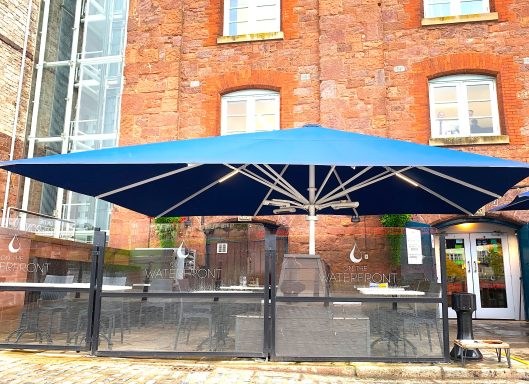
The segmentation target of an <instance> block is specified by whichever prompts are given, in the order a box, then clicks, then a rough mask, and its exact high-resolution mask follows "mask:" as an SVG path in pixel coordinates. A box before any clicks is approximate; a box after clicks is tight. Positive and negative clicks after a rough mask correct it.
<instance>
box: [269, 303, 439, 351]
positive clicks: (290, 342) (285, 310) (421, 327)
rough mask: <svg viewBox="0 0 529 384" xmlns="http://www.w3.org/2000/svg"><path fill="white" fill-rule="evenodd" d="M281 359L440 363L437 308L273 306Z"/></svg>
mask: <svg viewBox="0 0 529 384" xmlns="http://www.w3.org/2000/svg"><path fill="white" fill-rule="evenodd" d="M276 315H277V317H276V335H275V336H276V344H275V345H276V355H277V356H279V357H281V358H307V357H311V358H322V359H325V358H340V357H341V358H354V357H363V358H369V357H377V358H389V359H391V358H440V359H441V358H442V357H443V350H442V345H443V343H442V334H443V333H442V329H443V326H442V321H441V319H440V315H439V313H438V305H436V304H422V303H398V307H397V308H395V307H394V305H393V304H392V303H387V302H386V303H371V302H369V303H365V302H350V301H348V302H339V301H333V302H330V303H329V302H312V303H300V302H289V303H278V304H277V310H276Z"/></svg>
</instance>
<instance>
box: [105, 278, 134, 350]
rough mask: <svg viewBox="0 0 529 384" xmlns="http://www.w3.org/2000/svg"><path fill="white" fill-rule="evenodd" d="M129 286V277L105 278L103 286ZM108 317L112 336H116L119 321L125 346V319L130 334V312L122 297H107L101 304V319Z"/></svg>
mask: <svg viewBox="0 0 529 384" xmlns="http://www.w3.org/2000/svg"><path fill="white" fill-rule="evenodd" d="M126 284H127V277H126V276H121V277H108V276H103V285H115V286H124V285H126ZM103 317H108V319H107V321H108V324H111V328H112V335H115V334H116V319H119V329H120V336H121V343H122V344H123V329H124V328H125V318H126V321H127V330H128V331H129V332H130V312H129V311H128V306H127V305H126V303H125V301H124V300H123V298H122V297H105V298H103V300H102V302H101V318H103Z"/></svg>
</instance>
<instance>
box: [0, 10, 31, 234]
mask: <svg viewBox="0 0 529 384" xmlns="http://www.w3.org/2000/svg"><path fill="white" fill-rule="evenodd" d="M32 7H33V0H29V1H28V10H27V15H28V17H27V19H26V32H25V34H24V48H23V49H22V62H21V64H20V74H19V76H18V90H17V100H16V104H15V118H14V120H13V129H12V131H11V149H10V151H9V160H10V161H11V160H13V158H14V156H15V144H16V137H17V125H18V114H19V113H20V99H21V98H22V86H23V83H24V70H25V68H26V52H27V49H28V37H29V26H30V24H31V11H32ZM10 187H11V172H7V180H6V184H5V193H4V206H3V209H2V227H7V224H8V219H9V218H8V217H7V205H8V200H9V188H10Z"/></svg>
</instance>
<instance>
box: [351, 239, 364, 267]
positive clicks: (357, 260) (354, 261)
mask: <svg viewBox="0 0 529 384" xmlns="http://www.w3.org/2000/svg"><path fill="white" fill-rule="evenodd" d="M356 248H357V247H356V241H355V245H354V246H353V249H352V250H351V253H350V254H349V259H351V261H352V262H353V263H355V264H358V263H359V262H361V261H362V258H359V259H358V258H356V256H355V252H356Z"/></svg>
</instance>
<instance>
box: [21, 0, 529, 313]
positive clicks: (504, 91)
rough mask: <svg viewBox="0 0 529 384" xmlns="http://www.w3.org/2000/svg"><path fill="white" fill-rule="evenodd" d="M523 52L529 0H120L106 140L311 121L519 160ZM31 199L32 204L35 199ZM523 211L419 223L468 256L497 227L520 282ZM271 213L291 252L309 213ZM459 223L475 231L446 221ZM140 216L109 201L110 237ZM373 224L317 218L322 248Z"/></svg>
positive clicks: (525, 79)
mask: <svg viewBox="0 0 529 384" xmlns="http://www.w3.org/2000/svg"><path fill="white" fill-rule="evenodd" d="M97 3H105V2H97ZM52 8H53V7H52ZM72 13H75V12H74V10H72ZM88 13H90V12H88ZM527 52H529V5H527V4H526V2H525V1H522V0H505V1H500V0H476V1H472V2H465V1H461V0H446V1H445V2H440V1H435V0H406V1H401V0H395V1H387V0H377V1H338V0H282V1H280V0H268V1H265V0H254V1H252V0H248V1H244V0H239V1H234V0H232V1H228V0H225V1H221V0H195V1H188V0H172V1H168V0H158V1H155V0H152V1H148V0H130V3H129V7H128V19H127V20H126V49H125V50H124V57H123V60H124V72H123V76H124V83H123V84H124V85H123V92H122V96H121V115H120V117H119V119H120V124H119V140H117V142H116V144H118V145H131V144H141V143H146V142H152V141H165V140H180V139H188V138H196V137H204V136H215V135H220V134H229V133H235V132H251V131H259V130H268V129H286V128H290V127H300V126H302V125H304V124H306V123H317V124H321V125H323V126H327V127H332V128H335V129H341V130H347V131H351V132H359V133H365V134H370V135H376V136H383V137H389V138H394V139H401V140H408V141H413V142H416V143H420V144H425V145H436V146H446V147H449V148H454V149H457V150H463V151H469V152H474V153H480V154H485V155H491V156H498V157H503V158H508V159H515V160H520V161H528V160H529V151H528V150H527V144H528V140H529V136H528V135H527V132H526V131H527V130H528V129H529V54H528V53H527ZM110 56H111V55H110V54H109V57H110ZM87 59H90V57H88V56H87ZM80 65H81V66H82V65H83V62H82V61H81V64H80ZM34 116H35V115H34ZM34 118H35V117H34ZM116 135H117V134H116ZM116 137H117V136H116ZM64 150H65V149H64V146H63V152H64ZM67 150H68V149H66V151H67ZM59 152H60V151H59ZM520 187H525V186H524V185H521V186H520ZM28 191H29V189H28ZM520 191H522V189H513V190H512V191H511V192H510V193H509V194H508V196H506V197H505V200H506V201H507V200H509V199H510V198H512V197H514V196H515V195H516V194H517V193H518V192H520ZM21 193H22V192H21ZM27 193H28V194H29V195H30V196H31V193H30V192H27ZM39 193H40V192H39ZM20 200H24V199H23V198H21V199H20ZM26 200H28V199H26ZM37 200H39V199H37ZM28 201H29V202H28V203H26V208H28V207H34V210H39V206H38V205H39V204H37V203H34V204H32V203H31V199H30V198H29V200H28ZM39 201H40V200H39ZM40 210H41V211H42V202H41V204H40ZM528 218H529V216H527V215H525V214H524V213H523V212H514V213H503V214H501V215H495V216H492V215H487V216H486V217H478V218H476V217H473V218H460V217H457V218H452V217H437V216H421V215H418V216H415V217H414V220H415V221H419V222H422V223H427V224H436V225H439V227H442V228H444V229H443V230H444V231H445V232H447V233H448V234H451V235H453V237H454V239H455V240H454V241H456V240H457V242H458V243H457V244H463V243H464V244H465V247H467V246H468V247H470V248H468V249H467V248H465V250H467V251H466V252H468V253H476V252H478V251H476V250H475V249H477V248H476V247H477V245H476V244H475V239H474V238H471V237H469V236H471V234H479V236H484V238H487V239H489V238H494V235H493V233H494V232H501V233H502V234H504V235H505V237H504V238H503V240H502V241H503V244H504V246H505V244H506V243H509V244H510V248H509V249H510V250H511V251H510V254H509V256H508V257H505V259H506V260H508V261H506V262H505V263H506V264H505V270H506V271H507V269H509V272H508V275H509V276H508V278H509V279H511V280H512V281H513V282H515V281H516V279H517V278H518V277H519V276H520V273H521V264H523V261H522V262H520V255H519V252H518V249H517V244H518V237H517V236H518V234H517V233H518V232H517V231H518V229H519V228H521V227H522V225H523V224H524V223H525V222H526V220H527V219H528ZM270 219H272V220H276V221H277V222H278V223H280V224H283V225H286V226H288V227H289V244H290V248H289V249H290V251H292V252H304V250H305V248H306V244H307V232H308V231H307V229H306V225H305V220H304V218H301V217H299V218H286V219H285V218H279V219H277V218H270ZM200 220H201V219H200V218H191V221H192V224H193V225H192V229H190V230H188V231H190V232H189V233H188V234H187V236H188V237H189V238H190V239H194V240H191V241H194V242H195V243H194V245H196V248H199V247H201V246H202V245H201V244H202V243H203V241H204V240H203V234H202V232H201V227H200V225H199V224H200ZM223 220H224V218H206V219H204V222H203V223H205V224H210V223H214V222H220V221H223ZM491 220H492V221H491ZM478 221H479V223H475V222H478ZM466 222H469V223H470V224H469V225H470V226H471V227H472V228H471V229H468V228H467V229H465V228H462V227H457V226H455V224H461V223H466ZM513 222H514V224H513ZM472 223H473V224H472ZM150 224H151V220H150V219H149V218H146V217H144V216H140V215H137V214H135V213H132V212H130V211H127V210H124V209H122V208H120V207H116V206H114V207H113V208H112V210H111V214H110V226H109V233H110V245H111V246H113V247H121V248H127V249H132V248H135V247H143V246H146V244H147V243H148V240H149V239H148V237H149V230H148V228H149V225H150ZM452 224H454V225H452ZM94 225H95V224H94ZM368 232H369V233H370V234H374V233H381V230H380V228H379V221H378V218H376V217H373V218H366V219H365V222H363V223H362V225H359V224H358V223H351V222H350V220H349V219H348V218H333V217H325V218H321V219H320V223H319V226H318V241H317V242H318V247H319V249H317V252H318V253H321V254H322V256H323V258H324V259H326V260H327V261H330V259H331V255H330V253H329V252H328V251H327V250H328V249H330V246H331V245H332V246H333V252H334V253H336V252H338V253H343V254H344V255H347V254H348V252H349V250H350V249H351V247H352V245H353V242H354V238H355V236H356V237H361V236H366V234H367V233H368ZM458 236H459V237H458ZM461 236H464V237H465V236H466V237H465V238H464V239H463V240H462V238H461ZM491 236H492V237H491ZM337 239H338V241H337ZM461 241H463V243H461ZM494 241H497V239H496V240H494ZM473 242H474V243H473ZM472 244H473V245H472ZM471 245H472V246H471ZM489 245H490V244H489ZM472 247H473V248H472ZM474 248H475V249H474ZM504 248H505V249H506V247H504ZM473 249H474V250H473ZM467 256H468V255H467ZM473 257H477V256H473ZM342 267H343V265H341V264H340V263H338V262H335V263H334V264H333V265H332V266H331V268H334V269H335V270H340V269H341V268H342ZM507 267H508V268H507ZM505 273H506V274H507V272H505ZM514 284H515V283H513V285H512V286H511V287H510V288H509V289H510V290H511V291H512V292H511V293H509V295H511V296H512V297H511V299H510V301H511V302H512V303H513V304H512V308H510V312H509V313H507V314H503V315H502V314H500V315H497V317H504V318H519V317H520V316H519V314H520V313H521V309H520V307H519V305H517V304H515V302H519V295H520V290H519V289H518V288H519V286H518V285H516V286H515V285H514ZM470 285H472V284H470V283H469V286H470ZM490 316H493V317H494V316H496V315H494V314H492V315H490Z"/></svg>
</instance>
